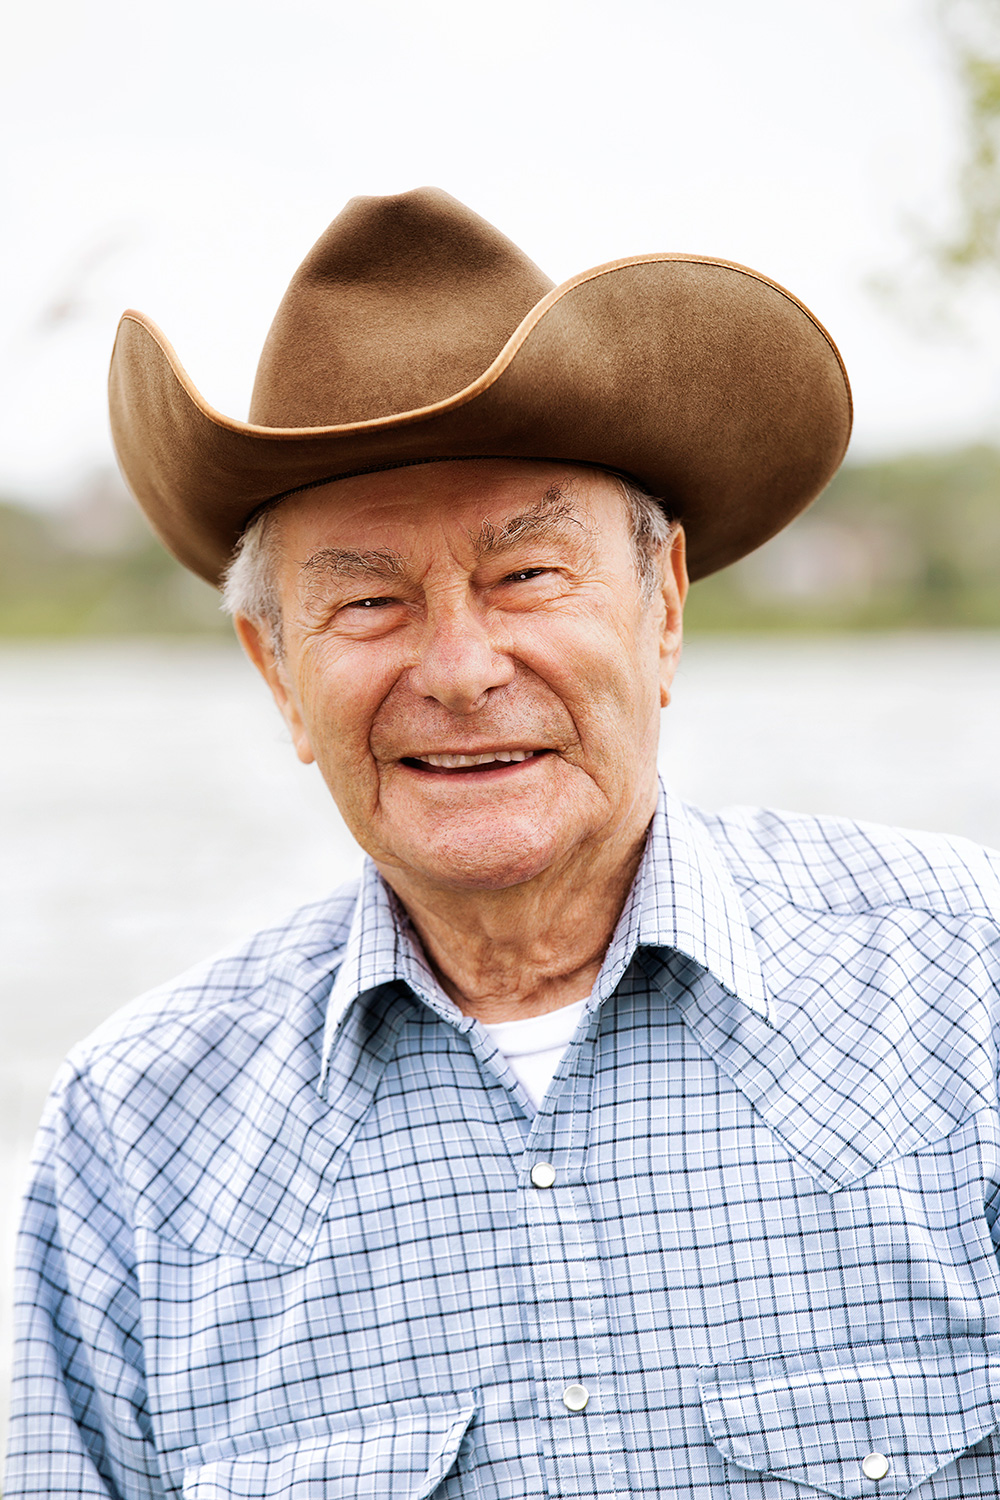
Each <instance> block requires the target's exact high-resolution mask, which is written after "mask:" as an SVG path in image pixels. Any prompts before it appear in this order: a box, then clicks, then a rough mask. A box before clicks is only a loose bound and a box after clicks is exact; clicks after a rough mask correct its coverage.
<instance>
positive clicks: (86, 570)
mask: <svg viewBox="0 0 1000 1500" xmlns="http://www.w3.org/2000/svg"><path fill="white" fill-rule="evenodd" d="M140 633H141V634H155V635H160V634H199V635H203V634H206V633H210V634H219V635H223V636H225V635H230V634H231V633H232V631H231V626H230V624H229V621H228V620H227V619H226V618H225V616H223V615H222V614H220V612H219V596H218V594H217V593H216V592H215V590H214V589H212V588H210V587H209V586H208V584H206V583H202V582H201V580H200V579H198V578H195V577H194V576H193V575H192V574H191V573H188V572H187V571H186V570H185V569H184V568H182V567H181V566H180V564H179V563H176V562H175V561H174V560H173V558H172V557H170V556H169V555H168V553H166V552H165V551H164V550H163V548H162V547H161V546H160V544H159V543H158V542H157V541H156V540H155V539H154V538H153V536H152V535H151V534H150V533H149V531H148V530H147V528H146V526H145V525H144V523H143V522H142V521H141V519H140V518H139V513H138V511H137V510H136V508H135V506H134V505H133V504H132V502H131V501H130V500H129V499H128V498H127V497H126V496H125V495H124V493H123V491H122V489H121V486H120V481H118V480H117V476H112V475H109V474H103V473H102V474H99V475H97V476H95V477H94V479H93V480H92V481H91V482H90V483H89V484H88V485H87V486H86V488H85V490H84V491H83V492H82V494H81V495H80V496H78V497H76V499H75V500H74V502H73V503H72V504H71V505H70V506H68V507H67V508H66V509H64V510H62V511H56V512H43V511H39V510H36V509H31V508H28V507H27V506H19V505H16V504H14V503H3V502H0V635H3V636H8V637H10V636H79V635H84V636H86V635H94V636H115V635H133V634H140Z"/></svg>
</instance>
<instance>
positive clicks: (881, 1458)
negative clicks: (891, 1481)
mask: <svg viewBox="0 0 1000 1500" xmlns="http://www.w3.org/2000/svg"><path fill="white" fill-rule="evenodd" d="M861 1472H862V1473H863V1474H864V1476H865V1478H866V1479H884V1478H885V1476H886V1475H887V1474H888V1472H889V1460H888V1459H887V1458H886V1456H885V1454H884V1453H869V1454H868V1455H867V1456H866V1457H865V1458H863V1459H862V1460H861Z"/></svg>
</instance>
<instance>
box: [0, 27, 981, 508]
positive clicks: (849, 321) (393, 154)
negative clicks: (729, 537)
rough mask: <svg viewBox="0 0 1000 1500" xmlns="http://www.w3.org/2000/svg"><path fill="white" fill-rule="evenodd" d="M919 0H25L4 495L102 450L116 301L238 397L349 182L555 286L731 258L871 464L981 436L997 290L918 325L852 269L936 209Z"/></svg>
mask: <svg viewBox="0 0 1000 1500" xmlns="http://www.w3.org/2000/svg"><path fill="white" fill-rule="evenodd" d="M932 5H933V0H837V3H836V4H831V3H829V0H754V3H753V4H748V3H747V0H696V3H691V0H687V3H678V0H606V3H591V0H504V3H503V4H502V5H485V4H480V3H476V0H429V3H428V0H410V3H404V0H352V3H350V4H344V3H342V0H322V3H317V0H281V3H276V0H270V3H264V0H239V3H238V4H237V3H236V0H225V3H223V0H169V4H168V3H161V4H158V5H152V4H149V3H148V0H146V3H142V0H140V3H137V0H89V3H88V4H86V5H81V4H80V3H79V0H73V3H69V0H32V3H31V4H30V5H23V6H20V7H18V8H17V11H16V12H15V13H14V14H13V15H12V16H11V17H10V19H9V20H8V22H7V24H6V28H5V30H6V33H7V40H6V48H5V50H6V52H7V66H6V68H5V80H4V90H3V99H2V103H0V115H2V117H3V118H2V132H0V135H2V139H3V140H4V142H5V143H6V145H5V147H4V152H5V157H4V164H3V172H2V180H0V202H2V204H3V210H2V211H3V215H4V221H5V223H4V232H3V234H2V236H0V279H2V285H3V287H4V293H5V295H4V297H3V305H2V309H0V347H2V351H3V352H2V371H0V376H2V390H0V421H2V431H0V493H6V494H7V495H21V496H24V497H36V498H38V499H46V498H48V499H55V498H58V497H59V495H60V494H61V493H64V492H65V491H66V489H67V488H68V487H72V486H73V484H74V483H76V482H78V478H79V475H80V474H81V473H82V472H84V471H85V470H87V469H88V468H90V467H93V466H95V465H99V464H101V463H107V462H110V447H109V443H108V438H107V431H106V419H105V393H104V382H105V374H106V368H107V360H108V355H109V353H110V349H111V344H112V341H113V337H114V329H115V324H116V322H117V319H118V316H119V315H120V313H121V312H122V310H123V309H124V308H125V307H126V306H133V307H138V308H140V309H142V310H143V311H144V312H146V313H148V314H149V315H150V316H151V317H152V318H153V319H154V320H155V321H156V322H158V323H159V324H160V325H161V326H162V328H163V329H164V331H165V332H166V334H167V336H168V338H169V339H170V340H171V341H172V342H173V344H174V345H175V347H176V348H177V351H178V353H179V355H180V358H181V360H182V362H183V363H184V364H185V365H186V367H187V369H188V371H189V372H190V374H191V376H192V377H193V379H194V380H195V382H196V384H197V385H198V386H199V387H200V388H201V390H202V391H203V392H204V394H205V395H206V397H207V398H208V399H209V401H211V402H212V403H213V404H214V405H215V406H217V407H219V408H220V409H222V410H223V411H225V412H227V413H229V414H231V415H233V416H237V417H244V416H245V415H246V408H247V403H248V400H249V394H250V388H251V385H252V383H253V373H254V369H255V366H256V361H257V357H258V354H259V351H260V347H261V344H262V342H263V339H264V335H265V333H266V331H267V327H268V325H269V323H270V320H271V317H272V316H273V313H274V311H275V308H276V306H277V303H278V301H279V300H280V297H281V295H282V293H283V291H284V288H285V285H286V284H287V282H288V279H289V277H290V275H291V273H292V271H293V270H294V269H295V266H296V265H297V264H298V262H299V261H300V260H301V259H302V257H303V255H304V254H305V252H306V250H307V249H308V248H309V246H310V245H311V244H312V242H313V241H314V240H315V238H316V237H317V236H318V234H319V233H320V232H321V230H322V229H323V228H324V227H325V225H326V224H327V222H328V221H329V220H330V219H331V218H332V217H333V216H334V214H335V213H337V212H338V211H339V209H340V208H341V207H342V205H343V203H344V202H345V201H346V200H347V199H348V198H349V197H351V196H352V195H353V194H355V193H383V192H398V191H401V190H404V189H406V188H410V187H414V186H417V185H419V184H421V183H435V184H437V185H439V186H441V187H444V188H447V189H448V190H449V191H450V192H452V193H454V194H455V195H456V196H458V197H460V198H462V199H464V200H465V201H466V202H467V203H469V204H471V205H472V207H474V208H475V209H477V210H478V211H479V212H480V213H482V214H484V215H485V216H486V217H487V218H489V219H491V220H493V221H494V222H495V223H497V224H498V225H499V226H500V227H501V228H502V229H503V230H504V231H505V232H506V233H508V234H509V235H511V237H512V238H513V239H515V240H516V241H517V242H518V243H519V244H521V245H522V246H523V248H524V249H525V250H527V251H528V253H529V254H530V255H531V256H532V257H533V258H534V259H535V260H537V261H538V263H539V264H540V265H541V266H542V267H543V269H544V270H546V271H547V272H548V274H549V275H551V276H553V277H555V278H556V279H557V280H559V279H562V278H564V277H567V276H570V275H572V274H574V273H575V272H577V271H580V270H583V269H584V268H585V267H588V266H591V265H595V264H598V263H600V262H601V261H604V260H609V259H612V258H614V257H617V256H620V255H627V254H632V253H638V252H642V251H648V250H691V251H698V252H705V253H709V254H716V255H721V256H724V257H727V258H729V259H733V260H738V261H742V262H744V263H746V264H749V265H751V266H754V267H756V268H757V269H759V270H762V271H764V272H766V273H767V274H768V275H770V276H773V277H775V278H776V279H777V280H778V281H781V282H783V283H784V284H785V285H786V286H788V287H790V289H791V290H792V291H794V292H795V293H796V294H797V295H798V296H800V297H801V298H802V299H803V300H804V301H805V302H806V303H807V304H808V305H809V306H810V307H812V309H813V311H814V312H815V313H816V314H817V316H818V317H819V318H820V319H821V320H822V321H823V322H824V323H826V325H827V326H828V327H829V328H830V330H831V332H832V333H833V335H834V337H835V338H836V339H837V341H838V342H839V344H840V346H841V349H842V351H843V353H844V356H845V359H846V361H847V365H848V369H849V370H850V372H851V375H852V378H853V383H854V388H855V395H856V399H857V408H858V417H857V427H856V437H855V452H856V454H857V455H858V456H860V457H864V456H867V455H869V454H872V453H877V452H891V451H896V450H899V449H905V448H910V447H914V446H934V445H943V444H950V443H954V442H960V441H964V440H966V439H968V438H973V437H979V436H985V437H991V438H996V439H998V440H1000V355H998V354H997V353H995V352H994V351H995V350H996V349H997V348H998V346H1000V340H998V339H997V338H996V337H995V336H993V329H994V328H995V327H996V316H995V309H992V308H990V309H983V310H982V312H981V315H980V310H979V309H975V308H974V309H973V317H972V323H973V324H974V325H975V327H974V329H973V331H972V332H971V333H968V334H967V335H966V336H965V337H948V338H942V337H931V336H929V335H928V334H927V333H926V332H918V331H917V330H916V328H915V327H911V326H909V325H907V324H905V323H904V322H903V321H901V320H900V319H899V318H898V317H897V316H896V315H895V314H893V313H891V312H890V311H889V310H888V309H887V308H886V307H885V306H884V305H883V304H882V303H881V302H880V301H879V300H878V299H877V298H876V297H875V296H874V295H873V294H872V292H871V291H870V290H869V288H868V281H869V279H870V278H871V277H872V276H873V275H877V274H880V273H881V274H888V275H890V276H891V275H892V274H893V273H894V271H895V270H896V269H897V268H899V267H900V266H902V265H903V264H904V262H905V260H906V256H907V253H908V252H907V246H908V244H909V240H908V238H907V236H908V232H909V231H908V229H907V225H908V224H912V223H920V222H923V223H926V224H927V225H929V226H935V225H937V226H946V224H947V222H948V217H949V215H950V214H951V213H952V212H953V210H954V200H953V183H954V177H955V167H956V160H957V153H958V150H959V131H958V123H959V114H958V108H957V102H956V95H955V90H954V83H953V80H952V79H951V76H950V73H949V70H948V66H947V58H946V55H945V53H944V50H943V47H942V44H941V41H940V39H939V37H938V35H937V33H936V31H935V29H934V25H933V11H932Z"/></svg>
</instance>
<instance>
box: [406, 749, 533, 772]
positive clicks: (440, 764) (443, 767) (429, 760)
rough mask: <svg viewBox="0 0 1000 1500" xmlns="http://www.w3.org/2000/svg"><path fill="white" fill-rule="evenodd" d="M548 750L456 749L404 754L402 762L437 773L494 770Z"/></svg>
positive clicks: (517, 763)
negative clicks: (465, 751)
mask: <svg viewBox="0 0 1000 1500" xmlns="http://www.w3.org/2000/svg"><path fill="white" fill-rule="evenodd" d="M549 754H551V752H550V751H549V750H486V751H484V752H483V753H482V754H481V755H462V754H460V753H458V752H457V751H454V752H452V751H444V752H442V753H440V754H437V755H404V756H403V758H402V762H401V763H402V764H403V765H404V766H410V767H412V768H413V769H414V770H417V771H434V772H437V773H438V774H442V773H447V772H455V771H465V772H469V771H473V772H476V773H479V774H482V773H483V772H484V771H496V770H500V769H501V768H507V767H509V766H512V765H522V764H523V763H524V762H525V761H528V760H537V759H538V758H539V757H540V756H543V755H549Z"/></svg>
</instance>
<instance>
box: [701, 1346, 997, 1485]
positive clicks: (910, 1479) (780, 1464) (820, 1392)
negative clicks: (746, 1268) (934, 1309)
mask: <svg viewBox="0 0 1000 1500" xmlns="http://www.w3.org/2000/svg"><path fill="white" fill-rule="evenodd" d="M851 1353H852V1354H853V1357H851V1355H850V1354H849V1353H848V1351H846V1350H831V1351H827V1352H825V1353H820V1354H805V1355H796V1356H792V1357H788V1358H773V1359H760V1360H747V1361H741V1362H740V1363H738V1364H731V1365H716V1366H714V1367H713V1368H712V1369H708V1370H705V1371H703V1372H702V1376H701V1380H700V1386H701V1400H702V1409H703V1411H704V1414H705V1420H706V1422H707V1424H708V1428H709V1431H710V1433H711V1435H712V1440H713V1442H714V1443H715V1446H716V1447H717V1448H718V1449H719V1452H720V1453H721V1454H722V1455H723V1457H724V1458H727V1459H730V1460H731V1461H732V1462H733V1463H736V1464H739V1465H741V1467H742V1468H744V1469H751V1470H753V1471H754V1472H756V1473H761V1474H773V1475H775V1476H778V1477H781V1478H783V1479H787V1480H792V1481H794V1482H796V1483H798V1484H801V1485H804V1486H808V1487H810V1488H811V1489H814V1490H819V1491H820V1493H821V1494H824V1495H835V1496H837V1497H858V1500H864V1497H871V1500H874V1497H875V1496H881V1497H885V1496H889V1495H908V1494H909V1493H910V1491H911V1490H912V1489H914V1488H915V1487H916V1486H917V1485H918V1484H920V1483H922V1481H923V1480H925V1479H926V1478H928V1476H929V1475H931V1474H933V1473H934V1472H935V1471H936V1470H937V1469H940V1468H942V1467H943V1466H944V1465H945V1464H947V1463H950V1462H951V1461H952V1460H953V1459H955V1458H957V1457H958V1456H959V1454H961V1453H964V1452H965V1450H966V1449H967V1448H971V1447H972V1446H973V1444H975V1443H977V1442H979V1441H980V1440H981V1439H982V1438H984V1437H986V1436H987V1434H989V1433H991V1432H992V1431H993V1430H994V1429H995V1428H996V1427H997V1426H998V1425H1000V1351H994V1352H992V1353H991V1352H987V1351H985V1349H984V1344H983V1343H982V1342H980V1343H979V1344H978V1346H977V1348H976V1349H972V1348H970V1347H969V1346H968V1345H964V1346H963V1345H961V1344H959V1345H957V1346H956V1345H955V1344H953V1343H951V1342H946V1341H944V1340H940V1341H938V1340H933V1339H931V1340H927V1341H926V1342H924V1343H921V1345H920V1346H919V1348H918V1347H917V1346H916V1345H908V1346H906V1348H902V1347H901V1348H900V1349H899V1352H898V1353H896V1352H894V1349H891V1348H886V1347H884V1346H881V1347H879V1348H878V1349H869V1350H865V1349H859V1350H856V1351H852V1352H851ZM878 1455H882V1457H883V1458H884V1459H885V1460H887V1462H888V1469H887V1471H886V1472H885V1473H884V1475H881V1476H879V1473H878V1471H880V1470H881V1469H882V1467H883V1465H882V1463H881V1462H880V1461H879V1459H878ZM869 1456H871V1457H870V1459H869V1463H868V1464H867V1465H865V1467H864V1468H863V1467H862V1464H863V1463H864V1460H865V1459H866V1458H868V1457H869ZM866 1470H867V1471H868V1472H866Z"/></svg>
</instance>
